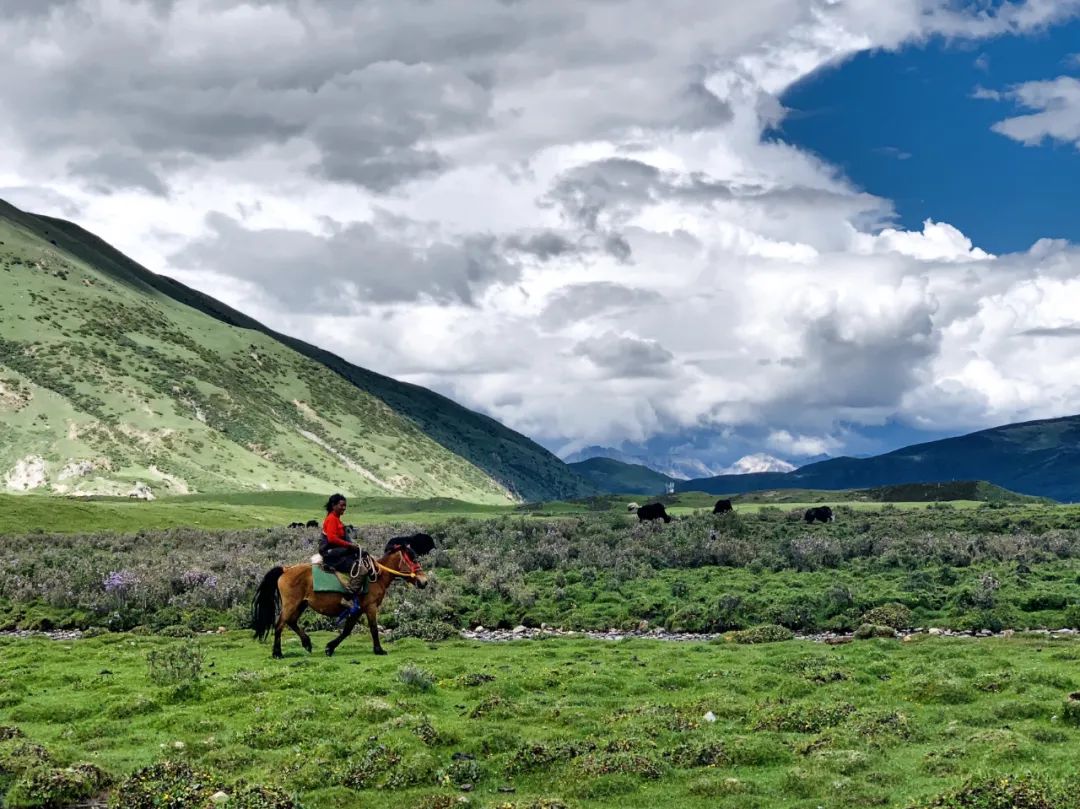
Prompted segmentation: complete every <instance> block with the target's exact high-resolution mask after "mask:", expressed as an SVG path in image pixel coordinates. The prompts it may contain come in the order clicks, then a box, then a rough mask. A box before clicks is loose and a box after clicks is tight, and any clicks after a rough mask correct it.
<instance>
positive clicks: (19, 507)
mask: <svg viewBox="0 0 1080 809" xmlns="http://www.w3.org/2000/svg"><path fill="white" fill-rule="evenodd" d="M799 494H800V495H802V497H793V498H790V499H772V498H765V497H760V496H755V497H752V498H749V499H747V500H741V499H739V500H737V501H736V503H735V510H736V512H739V513H745V514H756V513H758V512H760V511H762V510H763V509H764V510H765V511H766V512H768V511H769V510H770V509H781V510H783V511H785V512H787V511H798V510H804V509H806V508H808V507H810V506H812V505H819V504H821V503H833V504H837V503H843V504H844V505H845V506H846V507H849V508H851V509H852V510H858V511H879V510H881V509H882V508H886V507H887V508H888V509H904V510H913V509H926V508H936V507H937V506H938V504H935V503H930V502H898V503H888V504H884V503H881V502H877V501H863V500H845V499H844V498H843V495H842V494H840V495H838V493H836V492H800V493H799ZM830 495H831V496H830ZM810 497H813V498H814V499H804V498H810ZM325 498H326V495H323V494H311V493H306V492H290V491H283V492H277V491H274V492H240V493H234V494H198V495H186V496H178V497H164V498H160V499H158V500H153V501H142V500H135V499H132V498H128V497H104V496H97V497H55V496H49V495H34V494H26V495H11V494H0V535H3V534H24V533H65V534H66V533H94V532H105V531H107V532H125V531H151V530H158V529H164V528H178V527H190V528H202V529H206V530H227V529H241V528H266V527H277V526H283V525H288V524H290V523H293V522H304V523H306V522H307V521H308V520H312V519H318V520H321V519H322V517H323V516H324V514H323V510H322V504H323V503H324V502H325ZM634 498H635V496H634V495H605V496H601V497H592V498H588V499H584V500H570V501H564V500H555V501H548V502H538V503H524V504H519V505H499V504H484V503H474V502H469V501H465V500H457V499H454V498H449V497H433V498H407V497H372V496H362V495H361V496H353V497H350V499H349V512H348V516H347V521H348V522H351V523H353V524H355V525H369V524H375V523H382V522H386V521H388V520H393V521H408V522H412V523H422V524H438V523H441V522H443V521H445V520H446V519H449V518H451V517H469V518H475V519H481V518H489V517H494V516H509V515H521V516H527V517H536V518H547V517H564V516H579V515H597V514H601V513H605V514H610V515H623V516H627V519H628V521H631V522H632V521H633V515H627V512H626V505H627V503H629V502H631V501H632V500H633V499H634ZM637 499H638V500H641V501H642V502H644V499H642V498H640V497H638V498H637ZM654 499H658V500H660V501H663V502H664V503H665V504H666V505H667V510H668V512H669V513H670V514H672V515H675V516H690V515H694V514H697V513H700V512H709V511H712V507H713V504H714V503H715V502H716V497H715V496H714V495H709V494H702V493H700V492H686V493H683V494H677V495H665V496H662V497H659V498H654ZM982 505H984V504H983V503H982V502H980V501H975V500H956V501H952V502H950V503H949V507H952V508H961V509H970V508H976V507H980V506H982ZM1032 507H1033V508H1035V507H1039V506H1038V505H1037V504H1033V506H1032Z"/></svg>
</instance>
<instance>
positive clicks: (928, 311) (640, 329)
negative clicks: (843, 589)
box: [0, 0, 1080, 471]
mask: <svg viewBox="0 0 1080 809" xmlns="http://www.w3.org/2000/svg"><path fill="white" fill-rule="evenodd" d="M1078 33H1080V0H1027V2H998V1H995V2H988V1H987V0H975V1H974V2H963V1H961V0H892V2H889V3H887V4H885V3H881V2H879V0H726V2H724V3H717V2H714V0H669V2H665V3H663V4H660V3H655V2H652V0H589V1H587V2H586V1H583V0H438V1H437V2H429V1H428V0H424V1H423V2H421V1H420V0H368V1H367V2H364V3H355V2H351V0H348V1H347V0H319V2H315V0H277V1H276V2H269V1H268V0H249V1H248V2H237V0H143V1H142V2H135V1H134V0H0V75H3V76H5V81H4V83H3V84H2V85H0V198H4V199H6V200H8V201H9V202H11V203H13V204H15V205H17V206H19V207H21V208H23V209H25V210H30V211H34V212H39V213H46V214H51V215H56V216H63V217H65V218H69V219H72V220H74V221H76V222H77V223H79V224H80V225H82V226H83V227H86V228H87V229H89V230H91V231H93V232H95V233H97V234H98V235H100V236H101V237H102V238H104V239H106V240H107V241H109V242H110V243H112V244H113V245H115V246H116V247H118V248H119V249H121V250H123V251H124V252H126V253H127V254H129V255H130V256H132V257H133V258H134V259H136V260H137V261H139V262H140V263H142V264H144V265H145V266H147V267H149V268H150V269H152V270H154V271H156V272H161V273H165V274H167V275H170V276H173V277H175V278H177V279H179V280H181V281H183V282H184V283H187V284H189V285H191V286H194V287H196V288H198V289H200V290H203V291H205V292H207V293H209V294H211V295H213V296H215V297H217V298H219V299H221V300H223V301H224V302H226V303H228V304H229V305H231V306H234V307H236V308H238V309H241V310H243V311H245V312H247V313H248V314H250V315H252V316H254V317H256V318H257V319H259V320H261V321H263V322H264V323H266V324H267V325H269V326H271V327H273V328H275V329H278V330H280V331H283V332H286V333H289V334H293V335H296V336H298V337H300V338H302V339H305V340H308V341H310V342H313V343H316V344H318V345H321V346H323V347H325V348H328V349H329V350H331V351H334V352H335V353H338V354H340V355H341V356H342V357H344V358H346V359H348V360H349V361H351V362H354V363H356V364H358V365H361V366H364V367H367V368H371V369H373V370H376V371H379V372H382V373H386V374H389V375H392V376H394V377H397V378H399V379H403V380H407V381H410V382H415V383H418V384H422V385H426V386H428V387H431V388H434V389H436V390H438V391H440V392H443V393H445V394H447V395H449V396H451V397H453V398H454V399H456V400H457V401H459V402H461V403H463V404H465V405H466V406H469V407H472V408H474V409H477V410H480V411H483V412H485V413H488V414H490V415H492V416H494V417H495V418H497V419H499V420H500V421H502V422H503V423H505V424H507V425H508V426H510V427H512V428H514V429H516V430H519V431H521V432H523V433H525V434H527V435H529V436H530V437H532V438H534V439H536V440H538V441H540V442H541V443H543V444H544V445H545V446H547V447H549V448H551V449H552V450H554V451H556V452H558V453H560V454H563V455H568V454H571V453H574V452H576V451H579V450H581V449H582V448H583V447H590V446H604V447H618V448H621V449H624V450H628V451H630V452H631V453H633V452H639V453H641V454H644V455H646V456H648V457H650V458H662V457H664V456H665V455H666V456H678V457H679V458H680V459H685V460H686V461H687V463H688V464H690V465H691V466H693V465H695V464H696V466H697V468H699V469H701V470H704V471H710V470H711V471H717V470H719V469H722V468H724V467H725V466H726V465H728V464H730V463H732V462H733V461H735V460H736V459H738V458H739V457H741V456H743V455H746V454H750V453H756V452H766V453H770V454H772V455H775V456H777V457H780V458H783V459H785V460H788V461H791V462H793V463H796V464H799V463H804V462H806V461H807V460H809V459H812V458H815V457H819V456H821V455H823V454H829V455H842V454H868V453H873V452H879V451H883V450H888V449H892V448H894V447H897V446H901V445H903V444H909V443H913V442H916V441H920V440H930V439H933V438H938V437H941V436H944V435H952V434H957V433H962V432H968V431H971V430H976V429H981V428H985V427H991V426H995V425H998V424H1004V423H1008V422H1013V421H1021V420H1027V419H1034V418H1044V417H1052V416H1059V415H1067V414H1074V413H1077V412H1080V387H1078V382H1077V380H1080V352H1078V351H1077V350H1076V349H1077V347H1078V343H1077V341H1078V340H1080V316H1078V315H1077V314H1076V313H1077V312H1080V249H1078V248H1077V241H1078V240H1080V234H1078V233H1076V230H1077V228H1078V227H1080V222H1078V220H1077V218H1076V217H1075V215H1074V214H1073V213H1072V212H1073V211H1075V209H1076V202H1077V194H1076V192H1075V190H1074V189H1075V188H1077V183H1076V180H1077V179H1078V173H1080V169H1078V157H1080V156H1078V154H1077V149H1078V148H1080V53H1078V51H1080V37H1078V36H1077V34H1078Z"/></svg>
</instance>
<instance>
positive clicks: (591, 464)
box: [568, 458, 675, 494]
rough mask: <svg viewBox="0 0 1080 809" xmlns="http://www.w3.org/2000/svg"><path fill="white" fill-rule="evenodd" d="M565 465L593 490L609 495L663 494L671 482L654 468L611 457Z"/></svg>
mask: <svg viewBox="0 0 1080 809" xmlns="http://www.w3.org/2000/svg"><path fill="white" fill-rule="evenodd" d="M568 466H569V467H570V468H571V469H573V470H574V471H575V472H577V474H579V475H581V477H583V478H585V479H586V480H587V481H589V482H590V483H592V484H593V485H594V486H596V488H597V489H599V490H600V491H602V492H608V493H610V494H663V493H664V491H665V487H666V486H667V484H668V483H672V482H674V481H675V478H672V477H668V476H667V475H665V474H663V473H662V472H657V471H656V470H655V469H650V468H649V467H647V466H642V465H641V464H632V463H625V462H623V461H616V460H615V459H614V458H589V459H587V460H584V461H578V462H576V463H572V464H568Z"/></svg>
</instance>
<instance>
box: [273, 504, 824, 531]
mask: <svg viewBox="0 0 1080 809" xmlns="http://www.w3.org/2000/svg"><path fill="white" fill-rule="evenodd" d="M626 510H627V511H628V512H630V513H631V514H637V518H638V519H639V520H640V521H641V522H650V521H652V520H663V521H664V522H671V519H672V518H671V515H670V514H668V513H667V511H666V510H665V509H664V504H663V503H648V504H646V505H644V506H639V505H638V504H637V503H630V504H629V505H627V507H626ZM734 510H735V509H734V508H733V507H732V505H731V501H730V500H717V501H716V505H715V506H713V510H712V513H713V514H727V513H729V512H732V511H734ZM803 519H804V520H806V521H807V522H833V521H834V520H835V519H836V515H834V514H833V510H832V509H831V508H829V507H828V506H815V507H814V508H808V509H807V510H806V514H804V515H803ZM318 527H319V521H318V520H308V521H307V523H302V522H291V523H289V528H318ZM345 528H346V531H347V532H348V533H352V531H353V530H355V529H354V528H353V526H351V525H347V526H345Z"/></svg>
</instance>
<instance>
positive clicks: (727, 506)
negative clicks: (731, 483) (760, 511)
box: [712, 500, 735, 514]
mask: <svg viewBox="0 0 1080 809" xmlns="http://www.w3.org/2000/svg"><path fill="white" fill-rule="evenodd" d="M734 510H735V509H733V508H732V507H731V501H730V500H717V501H716V505H715V506H713V510H712V513H713V514H727V513H728V512H729V511H734Z"/></svg>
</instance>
